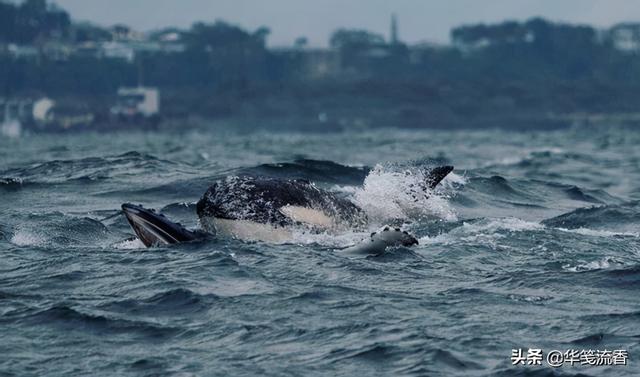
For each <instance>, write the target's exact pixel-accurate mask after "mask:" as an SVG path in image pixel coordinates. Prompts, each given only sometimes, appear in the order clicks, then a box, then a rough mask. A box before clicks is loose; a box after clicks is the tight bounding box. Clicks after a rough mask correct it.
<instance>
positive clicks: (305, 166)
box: [237, 159, 370, 185]
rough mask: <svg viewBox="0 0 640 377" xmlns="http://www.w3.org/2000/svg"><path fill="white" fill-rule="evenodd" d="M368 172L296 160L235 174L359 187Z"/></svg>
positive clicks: (327, 162)
mask: <svg viewBox="0 0 640 377" xmlns="http://www.w3.org/2000/svg"><path fill="white" fill-rule="evenodd" d="M369 171H370V168H368V167H358V166H346V165H341V164H338V163H336V162H333V161H322V160H311V159H298V160H294V161H293V162H282V163H273V164H262V165H258V166H255V167H252V168H244V169H239V170H238V171H237V173H238V174H241V175H242V174H246V175H258V176H269V177H277V178H286V179H295V178H304V179H308V180H310V181H313V182H318V183H325V184H338V185H359V184H361V183H362V181H364V179H365V177H366V176H367V175H368V174H369Z"/></svg>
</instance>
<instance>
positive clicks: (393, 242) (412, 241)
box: [340, 226, 418, 255]
mask: <svg viewBox="0 0 640 377" xmlns="http://www.w3.org/2000/svg"><path fill="white" fill-rule="evenodd" d="M417 244H418V240H417V239H416V238H415V237H414V236H412V235H411V234H409V233H407V232H405V231H402V230H400V228H390V227H388V226H385V227H384V228H382V229H381V230H379V231H377V232H374V233H371V236H370V237H369V239H367V240H365V241H363V242H362V243H360V244H358V245H355V246H351V247H348V248H346V249H342V250H340V252H342V253H345V254H349V255H377V254H382V253H383V252H384V251H385V250H386V249H387V248H389V247H397V246H405V247H408V246H413V245H417Z"/></svg>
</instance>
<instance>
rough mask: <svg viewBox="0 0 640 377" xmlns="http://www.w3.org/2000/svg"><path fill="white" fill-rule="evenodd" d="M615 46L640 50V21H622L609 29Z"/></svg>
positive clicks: (624, 49)
mask: <svg viewBox="0 0 640 377" xmlns="http://www.w3.org/2000/svg"><path fill="white" fill-rule="evenodd" d="M609 38H610V39H611V41H612V42H613V46H614V47H615V48H616V49H618V50H620V51H628V52H634V51H640V23H622V24H618V25H615V26H613V27H612V28H611V29H609Z"/></svg>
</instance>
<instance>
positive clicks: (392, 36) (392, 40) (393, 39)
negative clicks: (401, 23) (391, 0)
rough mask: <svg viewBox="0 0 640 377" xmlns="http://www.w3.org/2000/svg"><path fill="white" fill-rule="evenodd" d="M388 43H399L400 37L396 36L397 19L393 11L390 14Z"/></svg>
mask: <svg viewBox="0 0 640 377" xmlns="http://www.w3.org/2000/svg"><path fill="white" fill-rule="evenodd" d="M389 43H390V44H392V45H395V44H398V43H400V39H399V38H398V19H397V17H396V14H395V13H393V14H392V15H391V34H390V38H389Z"/></svg>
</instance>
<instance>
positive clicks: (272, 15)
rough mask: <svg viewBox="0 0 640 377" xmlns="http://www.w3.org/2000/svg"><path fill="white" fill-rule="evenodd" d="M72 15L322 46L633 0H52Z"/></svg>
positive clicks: (627, 7) (579, 19)
mask: <svg viewBox="0 0 640 377" xmlns="http://www.w3.org/2000/svg"><path fill="white" fill-rule="evenodd" d="M55 2H56V3H57V4H59V5H60V6H62V7H63V8H65V9H66V10H68V11H69V12H70V13H71V15H72V17H73V18H74V19H76V20H85V21H91V22H95V23H98V24H102V25H112V24H115V23H124V24H127V25H131V26H133V27H134V28H135V29H138V30H151V29H157V28H161V27H165V26H178V27H188V26H189V25H191V24H192V23H193V22H194V21H214V20H225V21H228V22H231V23H234V24H238V25H240V26H242V27H244V28H247V29H250V30H254V29H256V28H258V27H259V26H262V25H264V26H268V27H269V28H270V29H271V35H270V37H269V44H270V45H271V46H286V45H291V44H293V41H294V40H295V39H296V38H297V37H300V36H305V37H307V38H308V40H309V44H310V45H312V46H325V45H327V42H328V39H329V35H330V34H331V32H332V31H333V30H335V29H337V28H339V27H347V28H362V29H367V30H371V31H375V32H378V33H382V34H384V35H385V36H387V35H388V34H389V19H390V15H391V14H392V13H394V12H395V13H396V14H397V16H398V21H399V25H400V38H401V39H402V40H403V41H405V42H408V43H417V42H421V41H430V42H447V41H448V40H449V30H450V29H451V28H452V27H454V26H457V25H460V24H464V23H475V22H496V21H502V20H505V19H517V20H524V19H527V18H530V17H534V16H542V17H545V18H548V19H551V20H554V21H567V22H572V23H588V24H592V25H595V26H600V27H607V26H610V25H612V24H615V23H618V22H624V21H640V4H639V3H638V2H637V1H635V0H609V1H606V0H564V1H557V0H493V1H477V0H452V1H425V0H396V1H388V0H349V1H344V0H322V1H319V0H316V1H311V0H270V1H262V0H109V1H108V2H107V1H103V0H55Z"/></svg>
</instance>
